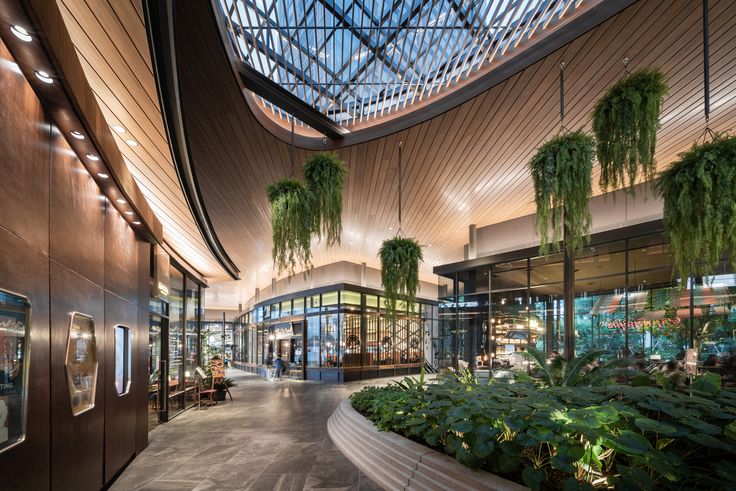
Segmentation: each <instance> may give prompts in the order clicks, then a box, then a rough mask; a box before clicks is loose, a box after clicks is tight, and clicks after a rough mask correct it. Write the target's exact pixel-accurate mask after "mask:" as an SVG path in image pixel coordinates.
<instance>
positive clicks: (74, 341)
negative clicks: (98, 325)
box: [66, 312, 97, 416]
mask: <svg viewBox="0 0 736 491" xmlns="http://www.w3.org/2000/svg"><path fill="white" fill-rule="evenodd" d="M66 376H67V383H68V386H69V401H70V402H71V405H72V413H73V414H74V416H78V415H80V414H82V413H83V412H85V411H89V410H90V409H92V408H93V407H94V406H95V389H96V387H97V338H96V337H95V321H94V319H92V317H90V316H88V315H85V314H80V313H79V312H72V313H71V314H70V322H69V340H68V342H67V347H66Z"/></svg>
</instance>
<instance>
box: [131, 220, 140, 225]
mask: <svg viewBox="0 0 736 491" xmlns="http://www.w3.org/2000/svg"><path fill="white" fill-rule="evenodd" d="M140 224H141V222H139V221H138V220H136V221H134V222H133V225H140Z"/></svg>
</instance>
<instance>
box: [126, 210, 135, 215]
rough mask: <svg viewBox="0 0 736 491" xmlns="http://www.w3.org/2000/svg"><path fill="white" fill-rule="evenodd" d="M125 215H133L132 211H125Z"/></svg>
mask: <svg viewBox="0 0 736 491" xmlns="http://www.w3.org/2000/svg"><path fill="white" fill-rule="evenodd" d="M125 214H126V215H132V214H133V212H132V211H130V210H127V211H126V212H125Z"/></svg>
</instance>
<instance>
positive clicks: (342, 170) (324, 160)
mask: <svg viewBox="0 0 736 491" xmlns="http://www.w3.org/2000/svg"><path fill="white" fill-rule="evenodd" d="M303 172H304V178H305V180H306V182H307V189H309V191H310V193H311V195H312V197H313V198H314V200H315V203H314V206H313V208H312V210H313V213H312V220H313V222H312V228H313V231H314V232H315V234H316V235H317V236H318V237H320V238H322V237H323V236H325V237H326V238H327V245H328V246H332V245H334V244H339V243H340V235H341V234H342V190H343V187H344V184H345V175H346V174H347V168H346V167H345V164H344V163H343V162H342V161H341V160H340V158H339V157H338V156H337V155H336V154H334V153H330V152H319V153H315V154H314V155H312V156H311V157H309V158H308V159H307V161H306V163H305V164H304V168H303Z"/></svg>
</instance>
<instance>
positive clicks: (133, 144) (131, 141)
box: [125, 138, 138, 147]
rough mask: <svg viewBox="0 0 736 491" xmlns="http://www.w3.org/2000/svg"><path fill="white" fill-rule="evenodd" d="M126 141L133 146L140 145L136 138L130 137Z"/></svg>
mask: <svg viewBox="0 0 736 491" xmlns="http://www.w3.org/2000/svg"><path fill="white" fill-rule="evenodd" d="M125 143H127V144H128V145H130V146H131V147H137V146H138V142H137V141H135V140H133V139H132V138H129V139H127V140H125Z"/></svg>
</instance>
